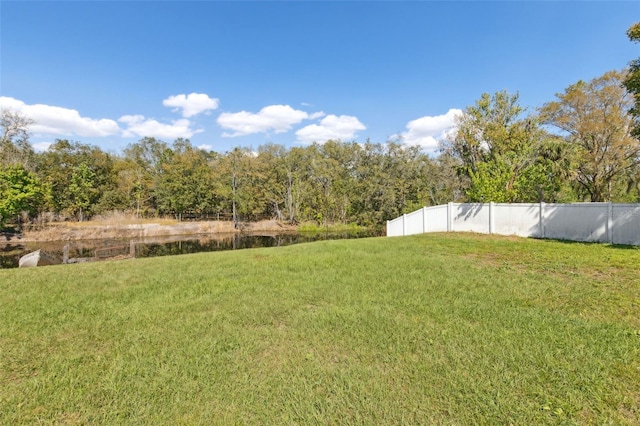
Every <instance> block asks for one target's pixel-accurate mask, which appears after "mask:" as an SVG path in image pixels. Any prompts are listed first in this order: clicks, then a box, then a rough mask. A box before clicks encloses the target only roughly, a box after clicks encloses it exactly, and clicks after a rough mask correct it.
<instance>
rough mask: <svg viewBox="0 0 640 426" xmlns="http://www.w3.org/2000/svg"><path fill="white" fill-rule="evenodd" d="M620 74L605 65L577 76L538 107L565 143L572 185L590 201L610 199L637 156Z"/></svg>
mask: <svg viewBox="0 0 640 426" xmlns="http://www.w3.org/2000/svg"><path fill="white" fill-rule="evenodd" d="M625 77H626V76H625V74H624V73H623V72H620V71H609V72H607V73H605V74H604V75H602V76H601V77H598V78H595V79H593V80H591V81H589V82H584V81H578V82H577V83H575V84H572V85H571V86H569V87H568V88H567V89H565V91H564V93H559V94H557V95H556V97H557V98H558V100H557V101H554V102H548V103H546V104H544V106H543V107H542V109H541V111H540V112H541V117H542V119H543V121H544V122H545V123H546V124H550V125H553V126H555V127H556V128H558V129H560V131H561V132H562V133H563V136H564V138H565V141H566V142H567V143H568V144H569V145H570V150H571V152H572V153H573V163H574V170H573V179H574V182H575V183H576V186H577V188H576V189H577V190H578V191H580V192H581V193H584V194H585V195H586V196H587V197H588V198H589V199H590V200H591V201H607V200H612V198H614V194H615V193H616V190H617V188H616V186H620V185H626V182H623V180H624V176H625V175H628V174H629V172H630V171H631V170H633V169H635V168H636V167H637V166H638V164H639V162H640V140H638V139H635V138H634V137H632V136H631V133H630V132H631V127H632V118H631V116H629V115H628V114H627V112H628V111H629V109H630V108H631V106H632V97H631V96H630V94H629V93H628V92H627V91H626V90H625V89H624V87H623V86H622V82H623V81H624V80H625Z"/></svg>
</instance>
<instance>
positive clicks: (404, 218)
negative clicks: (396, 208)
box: [402, 213, 407, 236]
mask: <svg viewBox="0 0 640 426" xmlns="http://www.w3.org/2000/svg"><path fill="white" fill-rule="evenodd" d="M402 235H403V236H405V235H407V214H406V213H404V214H403V215H402Z"/></svg>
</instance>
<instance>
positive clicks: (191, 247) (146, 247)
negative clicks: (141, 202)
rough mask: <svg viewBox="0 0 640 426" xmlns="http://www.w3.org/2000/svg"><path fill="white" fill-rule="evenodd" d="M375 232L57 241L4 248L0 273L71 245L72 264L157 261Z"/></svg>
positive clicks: (61, 253) (0, 250)
mask: <svg viewBox="0 0 640 426" xmlns="http://www.w3.org/2000/svg"><path fill="white" fill-rule="evenodd" d="M376 235H377V234H375V233H374V232H370V231H364V232H350V233H331V232H327V233H312V234H306V233H284V234H278V233H260V234H216V235H206V236H203V235H200V236H194V235H190V236H187V235H182V236H173V237H153V238H136V239H117V240H114V239H108V240H82V241H53V242H42V243H37V242H27V243H8V244H7V243H5V244H0V269H2V268H17V267H18V261H19V260H20V257H22V256H23V255H25V254H27V253H30V252H32V251H34V250H38V249H42V250H44V251H46V252H47V253H50V254H52V255H54V256H58V257H60V258H61V259H62V258H63V256H65V253H64V250H65V248H64V247H65V245H68V253H67V257H68V258H69V259H71V260H74V259H75V260H77V259H90V260H94V259H96V258H102V259H104V258H110V257H114V256H131V255H133V256H135V257H155V256H171V255H176V254H187V253H199V252H212V251H222V250H239V249H247V248H257V247H280V246H288V245H292V244H299V243H306V242H312V241H319V240H336V239H346V238H365V237H372V236H376Z"/></svg>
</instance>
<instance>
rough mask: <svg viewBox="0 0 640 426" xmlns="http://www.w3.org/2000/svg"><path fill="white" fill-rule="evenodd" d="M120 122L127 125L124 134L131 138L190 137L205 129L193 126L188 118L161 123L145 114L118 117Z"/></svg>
mask: <svg viewBox="0 0 640 426" xmlns="http://www.w3.org/2000/svg"><path fill="white" fill-rule="evenodd" d="M118 121H119V122H121V123H124V124H126V125H127V128H126V129H125V130H123V132H122V136H123V137H125V138H130V137H134V136H140V137H146V136H153V137H156V138H160V139H176V138H190V137H192V136H193V135H195V134H196V133H201V132H202V131H203V130H201V129H198V130H194V129H192V128H191V122H190V121H189V120H187V119H186V118H182V119H180V120H175V121H172V122H171V124H164V123H160V122H159V121H157V120H154V119H151V118H145V117H144V116H143V115H124V116H122V117H120V118H119V119H118Z"/></svg>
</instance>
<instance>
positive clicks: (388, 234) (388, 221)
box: [387, 221, 389, 237]
mask: <svg viewBox="0 0 640 426" xmlns="http://www.w3.org/2000/svg"><path fill="white" fill-rule="evenodd" d="M388 236H389V221H387V237H388Z"/></svg>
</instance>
